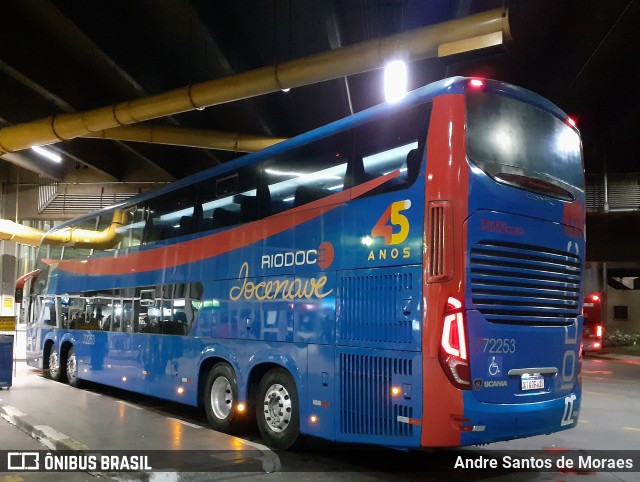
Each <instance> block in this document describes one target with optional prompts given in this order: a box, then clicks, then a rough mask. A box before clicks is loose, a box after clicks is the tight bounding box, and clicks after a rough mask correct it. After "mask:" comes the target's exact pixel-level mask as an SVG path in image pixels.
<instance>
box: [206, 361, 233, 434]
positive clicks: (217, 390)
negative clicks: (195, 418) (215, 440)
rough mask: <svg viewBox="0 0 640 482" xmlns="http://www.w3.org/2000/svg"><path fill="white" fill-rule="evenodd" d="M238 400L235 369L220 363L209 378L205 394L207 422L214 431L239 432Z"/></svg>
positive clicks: (210, 373) (212, 370)
mask: <svg viewBox="0 0 640 482" xmlns="http://www.w3.org/2000/svg"><path fill="white" fill-rule="evenodd" d="M237 400H238V385H237V383H236V375H235V372H234V371H233V368H231V366H230V365H228V364H227V363H218V364H217V365H215V366H214V367H213V368H212V369H211V371H210V372H209V375H208V376H207V384H206V388H205V392H204V406H205V410H206V412H207V420H208V421H209V425H211V427H212V428H213V429H214V430H217V431H219V432H226V433H229V432H232V431H234V430H237V428H238V425H239V424H238V420H237V419H238V414H237V412H236V410H235V408H236V403H237Z"/></svg>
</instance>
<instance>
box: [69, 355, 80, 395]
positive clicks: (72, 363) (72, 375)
mask: <svg viewBox="0 0 640 482" xmlns="http://www.w3.org/2000/svg"><path fill="white" fill-rule="evenodd" d="M67 381H68V382H69V385H71V386H72V387H75V388H80V387H81V385H82V380H80V379H79V378H78V357H76V350H75V348H73V347H71V348H69V352H68V353H67Z"/></svg>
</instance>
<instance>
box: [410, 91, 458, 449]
mask: <svg viewBox="0 0 640 482" xmlns="http://www.w3.org/2000/svg"><path fill="white" fill-rule="evenodd" d="M465 124H466V116H465V97H464V96H463V95H460V94H449V95H444V96H441V97H438V98H436V99H434V102H433V110H432V114H431V127H430V129H429V135H428V137H427V184H426V199H425V206H429V205H430V203H433V202H436V203H438V204H439V203H440V202H442V201H448V203H447V205H448V206H450V209H448V211H449V212H448V213H447V214H450V219H449V221H448V222H450V223H451V224H450V227H451V230H452V236H451V237H450V238H448V239H447V242H448V243H451V241H452V242H453V249H452V250H451V249H450V247H447V248H445V249H444V252H443V253H442V254H443V255H444V256H447V257H449V256H452V257H453V259H446V260H442V261H443V263H444V264H445V265H447V266H448V268H447V275H448V276H446V277H435V278H431V279H430V278H429V273H428V272H427V271H428V267H429V256H430V255H431V249H432V248H433V247H432V246H429V245H428V246H427V249H426V252H425V254H424V259H423V263H424V264H423V266H424V269H425V272H424V275H423V279H424V280H425V285H424V288H423V293H424V300H423V301H424V303H423V306H428V309H426V310H424V315H423V316H424V320H423V326H424V330H423V332H422V347H423V355H424V364H423V386H424V398H423V399H424V404H423V413H422V437H421V444H422V446H424V447H454V446H458V445H460V435H461V429H460V424H459V423H456V422H455V419H459V418H461V417H463V416H464V406H463V401H462V393H463V392H462V391H461V390H458V389H457V388H455V387H454V386H453V385H452V384H451V382H449V380H448V379H447V377H446V376H445V374H444V372H443V371H442V367H441V366H440V363H439V362H438V350H439V346H440V339H441V338H442V328H443V320H444V318H443V317H444V313H445V310H446V308H447V299H448V297H449V296H453V297H455V298H457V299H459V300H464V292H465V289H464V273H465V264H464V263H465V253H466V238H467V230H466V224H465V220H466V219H467V215H468V197H469V196H468V192H469V166H468V164H467V161H466V143H465ZM432 205H433V204H432ZM429 213H430V210H429V209H426V210H425V218H426V219H425V227H426V232H427V233H429V232H432V226H431V224H430V223H432V222H433V221H434V220H433V219H432V216H431V215H430V214H429ZM426 242H427V244H429V243H430V242H431V241H430V240H428V239H427V240H426Z"/></svg>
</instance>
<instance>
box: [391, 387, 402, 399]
mask: <svg viewBox="0 0 640 482" xmlns="http://www.w3.org/2000/svg"><path fill="white" fill-rule="evenodd" d="M401 393H402V390H400V387H391V395H393V396H394V397H397V396H398V395H400V394H401Z"/></svg>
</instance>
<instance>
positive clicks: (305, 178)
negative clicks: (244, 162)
mask: <svg viewBox="0 0 640 482" xmlns="http://www.w3.org/2000/svg"><path fill="white" fill-rule="evenodd" d="M352 138H353V135H352V133H351V132H346V133H341V134H337V135H333V136H330V137H327V138H324V139H321V140H319V141H317V142H314V143H312V144H308V145H305V146H302V147H300V148H298V149H294V150H292V151H291V152H288V153H286V154H283V155H281V156H279V157H275V158H273V159H270V160H268V161H265V162H264V164H263V172H264V176H265V178H266V182H267V185H268V186H269V192H270V194H271V214H276V213H279V212H282V211H285V210H287V209H290V208H292V207H294V206H302V205H304V204H307V203H310V202H313V201H316V200H318V199H322V198H323V197H326V196H329V195H331V194H334V193H336V192H339V191H341V190H342V189H343V187H344V182H345V175H346V172H347V163H348V162H349V158H350V157H351V149H352Z"/></svg>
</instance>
